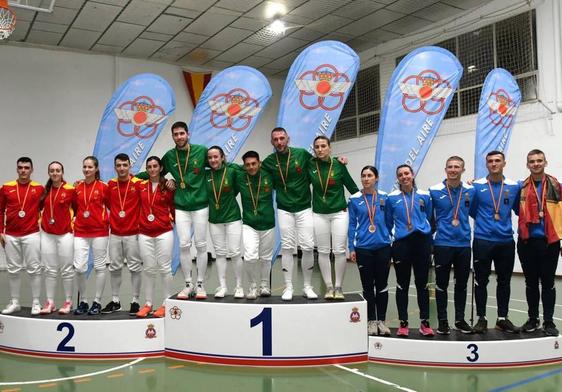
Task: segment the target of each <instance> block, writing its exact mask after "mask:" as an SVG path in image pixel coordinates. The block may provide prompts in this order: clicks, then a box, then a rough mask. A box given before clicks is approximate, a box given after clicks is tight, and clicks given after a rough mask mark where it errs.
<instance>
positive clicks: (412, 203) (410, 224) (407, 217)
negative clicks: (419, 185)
mask: <svg viewBox="0 0 562 392" xmlns="http://www.w3.org/2000/svg"><path fill="white" fill-rule="evenodd" d="M415 196H416V194H415V192H414V191H412V202H411V203H410V204H411V205H410V208H409V209H408V202H407V201H406V194H405V193H404V192H402V198H403V199H404V207H405V208H406V219H407V220H408V228H411V227H412V218H411V216H410V211H412V213H413V211H414V199H415Z"/></svg>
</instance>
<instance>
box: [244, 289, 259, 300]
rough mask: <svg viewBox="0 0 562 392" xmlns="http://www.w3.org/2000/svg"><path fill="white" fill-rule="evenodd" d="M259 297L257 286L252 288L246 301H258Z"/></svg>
mask: <svg viewBox="0 0 562 392" xmlns="http://www.w3.org/2000/svg"><path fill="white" fill-rule="evenodd" d="M257 297H258V289H257V287H256V286H250V289H249V290H248V294H246V299H256V298H257Z"/></svg>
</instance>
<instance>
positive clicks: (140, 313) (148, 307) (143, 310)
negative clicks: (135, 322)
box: [136, 304, 152, 318]
mask: <svg viewBox="0 0 562 392" xmlns="http://www.w3.org/2000/svg"><path fill="white" fill-rule="evenodd" d="M150 312H152V305H148V304H144V306H143V307H142V308H141V309H139V311H138V312H137V313H136V316H137V317H142V318H144V317H146V316H148V315H149V314H150Z"/></svg>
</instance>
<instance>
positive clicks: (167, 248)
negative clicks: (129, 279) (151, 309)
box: [139, 231, 174, 305]
mask: <svg viewBox="0 0 562 392" xmlns="http://www.w3.org/2000/svg"><path fill="white" fill-rule="evenodd" d="M139 249H140V255H141V258H142V261H143V270H144V277H145V283H144V289H145V296H146V303H148V304H149V305H152V304H153V303H154V302H153V301H154V298H153V297H154V286H155V283H156V282H155V281H156V275H158V274H159V275H161V276H162V294H163V296H164V300H165V299H166V298H168V297H169V296H170V295H171V292H170V290H171V282H172V279H173V277H172V253H173V249H174V233H173V232H172V231H168V232H166V233H162V234H160V235H159V236H157V237H149V236H147V235H144V234H139Z"/></svg>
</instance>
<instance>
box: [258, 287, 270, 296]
mask: <svg viewBox="0 0 562 392" xmlns="http://www.w3.org/2000/svg"><path fill="white" fill-rule="evenodd" d="M259 293H260V297H271V290H270V289H269V287H267V286H260V290H259Z"/></svg>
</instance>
